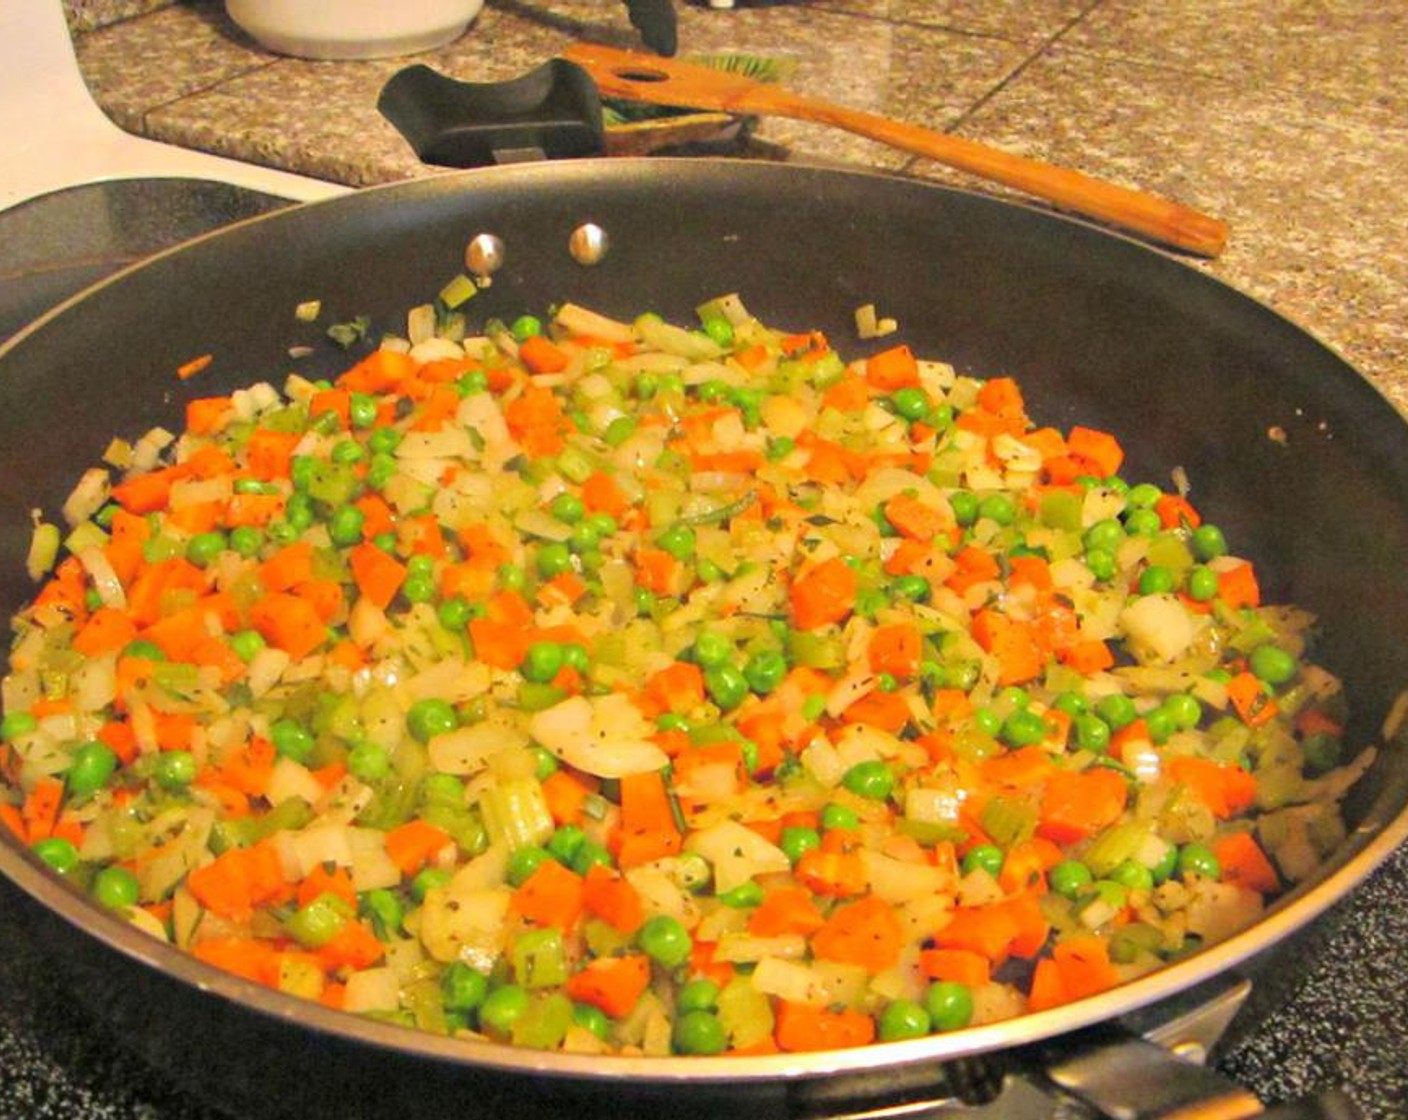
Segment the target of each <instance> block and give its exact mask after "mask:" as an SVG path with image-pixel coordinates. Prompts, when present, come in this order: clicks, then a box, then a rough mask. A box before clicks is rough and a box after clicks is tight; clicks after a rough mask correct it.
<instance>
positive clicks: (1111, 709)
mask: <svg viewBox="0 0 1408 1120" xmlns="http://www.w3.org/2000/svg"><path fill="white" fill-rule="evenodd" d="M1095 713H1096V715H1098V716H1099V717H1100V718H1101V719H1103V720H1104V721H1105V722H1106V723H1108V724H1109V725H1110V729H1111V730H1112V731H1119V730H1120V729H1121V728H1124V727H1128V726H1129V725H1130V724H1131V723H1133V722H1134V721H1135V720H1136V719H1138V718H1139V712H1138V710H1137V709H1136V708H1135V707H1134V701H1133V700H1131V699H1130V698H1129V697H1128V696H1126V695H1125V694H1124V693H1122V692H1115V693H1112V694H1111V695H1109V696H1103V697H1101V698H1100V699H1099V700H1098V701H1097V702H1096V704H1095Z"/></svg>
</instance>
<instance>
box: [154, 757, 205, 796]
mask: <svg viewBox="0 0 1408 1120" xmlns="http://www.w3.org/2000/svg"><path fill="white" fill-rule="evenodd" d="M152 776H153V777H154V778H156V783H157V785H159V786H161V788H162V789H167V790H171V791H172V792H177V791H179V790H183V789H185V788H186V787H187V786H188V785H190V784H191V783H192V782H193V781H195V780H196V758H195V755H193V754H191V752H190V751H163V752H162V753H161V755H160V756H159V757H158V758H157V760H156V770H155V771H154V773H153V775H152Z"/></svg>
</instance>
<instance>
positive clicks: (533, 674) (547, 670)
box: [518, 642, 562, 684]
mask: <svg viewBox="0 0 1408 1120" xmlns="http://www.w3.org/2000/svg"><path fill="white" fill-rule="evenodd" d="M518 671H519V672H520V673H522V674H523V676H524V677H525V678H526V679H527V680H530V681H533V682H535V683H537V684H547V683H549V682H550V681H552V680H553V678H555V677H556V676H557V674H558V673H560V672H562V647H561V646H560V645H558V643H557V642H534V643H533V644H532V645H531V646H529V647H528V651H527V652H526V653H525V654H524V655H523V663H522V664H521V665H519V667H518Z"/></svg>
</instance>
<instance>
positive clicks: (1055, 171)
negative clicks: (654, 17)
mask: <svg viewBox="0 0 1408 1120" xmlns="http://www.w3.org/2000/svg"><path fill="white" fill-rule="evenodd" d="M562 57H563V58H565V59H567V60H568V61H570V62H575V63H576V64H577V65H578V66H581V67H582V68H583V69H584V70H586V71H587V73H589V74H590V75H591V76H592V79H593V80H594V81H595V82H596V84H597V88H598V89H599V90H600V91H601V93H602V95H603V96H604V97H617V98H623V99H626V100H631V101H649V102H653V103H656V104H661V105H677V106H680V107H682V108H687V109H711V110H717V111H721V112H725V113H734V114H739V115H742V114H748V113H752V114H756V115H759V116H778V117H794V118H796V119H797V120H804V121H815V122H817V123H819V124H828V125H832V126H834V127H836V128H843V129H845V130H846V131H848V132H854V133H856V134H858V135H860V136H865V137H868V138H869V139H871V140H878V141H880V142H881V143H882V144H889V145H890V146H892V147H895V148H901V149H903V150H904V151H907V152H914V153H915V154H916V155H921V156H925V157H927V158H929V159H933V160H937V161H938V162H940V163H944V164H947V165H948V166H950V167H956V168H958V169H959V170H960V171H967V172H969V173H970V174H973V175H977V176H979V177H981V178H984V179H990V180H992V181H993V182H997V183H1003V184H1005V185H1007V186H1009V187H1015V188H1016V189H1017V190H1020V191H1024V192H1025V193H1027V194H1029V195H1033V196H1034V197H1036V198H1042V199H1045V200H1046V201H1047V202H1051V203H1054V204H1056V205H1057V206H1061V207H1064V208H1065V209H1067V210H1073V211H1075V212H1076V213H1078V214H1084V215H1086V216H1087V217H1091V218H1098V219H1100V220H1101V221H1105V222H1108V223H1110V224H1111V225H1116V226H1120V227H1122V228H1124V229H1127V230H1132V231H1134V232H1135V233H1139V234H1143V235H1144V236H1145V237H1147V238H1150V239H1152V240H1154V241H1158V242H1160V243H1162V244H1165V245H1170V246H1173V247H1175V248H1178V249H1184V250H1187V251H1188V252H1190V253H1196V254H1199V255H1200V256H1205V257H1215V256H1217V255H1218V254H1219V253H1221V252H1222V250H1223V247H1224V246H1225V245H1226V243H1227V232H1228V231H1227V223H1226V222H1223V221H1221V220H1220V219H1218V218H1214V217H1211V216H1210V215H1207V214H1203V213H1200V212H1199V211H1197V210H1192V209H1190V208H1188V207H1186V206H1181V205H1179V204H1178V203H1176V202H1170V201H1169V200H1168V199H1166V198H1160V197H1158V196H1157V195H1152V194H1146V193H1144V192H1143V191H1136V190H1130V189H1129V188H1127V187H1119V186H1116V185H1115V184H1113V183H1107V182H1104V181H1103V180H1100V179H1093V178H1091V177H1090V176H1089V175H1083V174H1082V173H1081V172H1079V171H1072V170H1071V169H1069V168H1065V167H1057V166H1055V165H1054V164H1050V163H1043V162H1041V161H1040V160H1035V159H1027V158H1025V157H1024V156H1017V155H1012V154H1011V153H1010V152H1004V151H1001V150H999V149H997V148H991V147H988V146H987V145H986V144H979V143H977V142H976V141H973V140H964V139H961V138H959V137H957V136H950V135H947V134H945V133H941V132H932V131H930V130H929V129H926V128H919V127H918V126H916V125H912V124H905V123H903V122H901V121H896V120H891V119H890V118H888V117H882V116H878V115H876V114H874V113H865V112H861V111H860V110H856V109H847V108H845V107H844V106H841V105H837V104H835V103H833V102H829V101H823V100H820V99H819V98H814V97H805V96H803V95H801V94H797V93H793V92H791V91H790V90H787V89H784V88H783V87H781V86H779V85H774V84H769V83H767V82H760V81H757V80H755V79H753V78H748V77H744V76H743V75H740V74H732V73H729V72H727V71H722V70H715V69H712V68H710V67H707V66H698V65H694V64H691V63H687V62H679V61H677V60H675V59H669V58H659V57H656V56H654V55H647V54H638V53H636V52H633V51H623V50H617V49H615V48H613V47H603V46H599V45H597V44H595V43H576V44H573V45H572V46H571V47H569V48H568V49H567V50H565V51H564V52H563V54H562Z"/></svg>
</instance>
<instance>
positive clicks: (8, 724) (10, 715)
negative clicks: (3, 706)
mask: <svg viewBox="0 0 1408 1120" xmlns="http://www.w3.org/2000/svg"><path fill="white" fill-rule="evenodd" d="M134 644H135V643H134ZM131 648H132V647H131V646H128V649H131ZM128 656H131V655H130V654H128ZM37 730H39V720H38V719H37V718H35V717H34V716H33V715H31V714H30V713H29V712H6V713H5V718H4V719H0V739H3V740H4V741H5V742H7V743H11V742H14V740H16V739H19V738H21V737H22V736H25V735H32V734H34V732H35V731H37Z"/></svg>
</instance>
